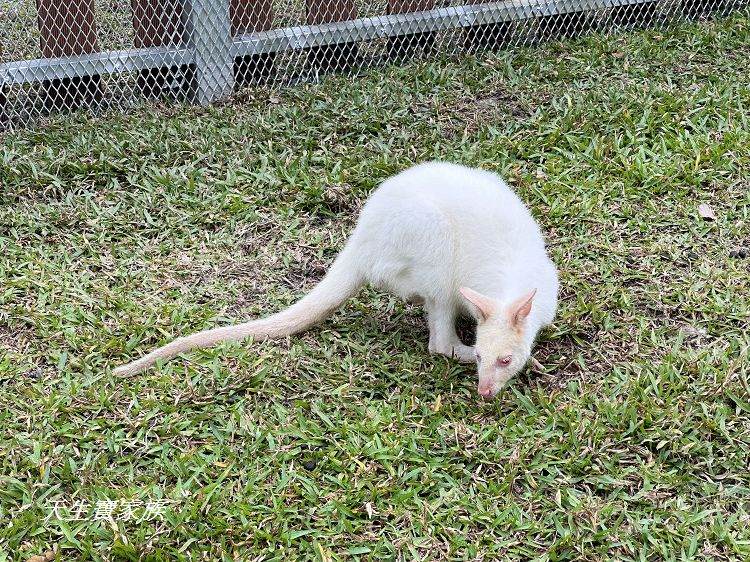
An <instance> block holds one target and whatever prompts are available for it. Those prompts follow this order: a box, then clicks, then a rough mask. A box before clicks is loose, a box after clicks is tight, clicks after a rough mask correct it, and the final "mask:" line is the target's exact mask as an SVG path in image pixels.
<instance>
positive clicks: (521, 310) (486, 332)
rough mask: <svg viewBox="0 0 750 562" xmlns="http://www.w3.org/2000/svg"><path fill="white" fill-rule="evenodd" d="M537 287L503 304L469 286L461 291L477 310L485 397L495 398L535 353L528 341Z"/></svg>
mask: <svg viewBox="0 0 750 562" xmlns="http://www.w3.org/2000/svg"><path fill="white" fill-rule="evenodd" d="M535 293H536V290H534V291H531V292H529V293H528V294H526V295H524V296H522V297H521V298H519V299H517V300H516V301H514V302H512V303H510V304H508V305H505V306H504V305H503V304H502V303H500V302H498V301H496V300H494V299H491V298H489V297H487V296H485V295H482V294H480V293H477V292H476V291H473V290H471V289H468V288H466V287H462V288H461V294H462V295H463V296H464V298H466V300H467V301H468V302H469V303H471V305H472V306H473V307H474V308H475V311H476V313H477V318H478V321H477V339H476V343H475V344H474V349H475V351H476V354H477V371H478V373H479V386H478V387H477V390H478V392H479V394H480V395H481V396H482V397H483V398H492V397H493V396H495V395H496V394H497V393H498V392H499V391H500V390H501V389H502V388H503V387H504V386H505V385H506V384H507V382H508V381H509V380H510V379H511V378H513V376H514V375H515V374H516V373H518V371H520V370H521V369H522V368H523V366H524V365H525V364H526V362H527V361H528V360H529V356H530V355H531V349H530V348H529V347H528V345H527V344H526V343H525V342H526V338H524V332H525V330H526V318H527V317H528V315H529V313H530V312H531V306H532V302H533V299H534V294H535Z"/></svg>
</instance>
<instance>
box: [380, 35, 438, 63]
mask: <svg viewBox="0 0 750 562" xmlns="http://www.w3.org/2000/svg"><path fill="white" fill-rule="evenodd" d="M434 52H435V33H434V32H430V31H428V32H425V33H414V34H410V35H400V36H398V37H391V38H389V39H388V59H389V60H392V61H394V62H399V61H407V60H410V59H413V58H415V57H417V56H419V55H420V54H423V55H426V54H431V53H434Z"/></svg>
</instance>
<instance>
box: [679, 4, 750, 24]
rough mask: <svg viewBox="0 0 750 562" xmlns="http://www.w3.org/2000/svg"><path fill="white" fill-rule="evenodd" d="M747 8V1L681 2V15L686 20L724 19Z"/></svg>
mask: <svg viewBox="0 0 750 562" xmlns="http://www.w3.org/2000/svg"><path fill="white" fill-rule="evenodd" d="M749 6H750V1H748V0H683V2H682V4H681V8H682V14H683V15H684V16H685V17H686V18H687V19H713V18H716V17H726V16H728V15H730V14H731V13H732V12H733V11H737V10H741V9H743V8H747V7H749Z"/></svg>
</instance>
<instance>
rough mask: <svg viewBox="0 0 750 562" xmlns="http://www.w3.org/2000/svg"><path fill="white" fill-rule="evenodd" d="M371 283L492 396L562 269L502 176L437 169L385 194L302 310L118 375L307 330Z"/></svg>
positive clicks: (405, 177)
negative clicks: (465, 328) (463, 334)
mask: <svg viewBox="0 0 750 562" xmlns="http://www.w3.org/2000/svg"><path fill="white" fill-rule="evenodd" d="M366 283H370V284H372V285H374V286H375V287H380V288H383V289H386V290H389V291H392V292H393V293H395V294H397V295H399V296H400V297H401V298H403V299H406V300H412V301H413V300H417V301H420V302H423V303H424V307H425V309H426V311H427V319H428V324H429V328H430V343H429V350H430V352H431V353H441V354H445V355H448V356H451V357H455V358H457V359H459V360H461V361H476V362H477V366H478V370H479V394H481V395H482V396H483V397H485V398H489V397H492V396H494V395H495V394H496V393H497V392H498V391H499V390H500V389H501V388H502V387H503V386H504V385H505V383H506V382H507V381H508V380H509V379H510V378H511V377H512V376H513V375H514V374H516V373H517V372H518V371H519V370H520V369H521V368H522V367H523V366H524V364H525V363H526V361H527V360H528V359H529V356H530V354H531V346H532V344H533V343H534V339H535V337H536V334H537V332H538V331H539V330H540V329H541V328H542V327H543V326H545V325H547V324H549V323H551V322H552V320H553V318H554V316H555V310H556V308H557V292H558V280H557V271H556V269H555V266H554V264H553V263H552V262H551V261H550V259H549V257H548V256H547V253H546V251H545V247H544V240H543V238H542V234H541V231H540V229H539V226H538V225H537V223H536V222H535V221H534V219H533V218H532V216H531V214H530V213H529V211H528V209H527V208H526V207H525V206H524V204H523V203H522V202H521V200H520V199H519V198H518V196H517V195H516V194H515V193H514V192H513V191H512V190H511V189H510V188H509V187H508V186H507V185H506V184H505V182H503V181H502V180H501V179H500V178H499V177H498V176H496V175H495V174H492V173H489V172H485V171H481V170H476V169H471V168H466V167H463V166H458V165H454V164H446V163H441V162H430V163H426V164H421V165H418V166H414V167H413V168H410V169H408V170H405V171H404V172H401V173H400V174H398V175H396V176H393V177H392V178H390V179H388V180H386V181H385V182H383V184H382V185H381V186H380V187H379V188H378V189H377V190H375V192H374V193H373V194H372V196H371V197H370V199H369V200H368V201H367V203H366V204H365V206H364V208H363V209H362V213H361V215H360V217H359V220H358V222H357V226H356V228H355V229H354V231H353V232H352V235H351V237H350V238H349V241H348V242H347V243H346V245H345V246H344V249H343V250H342V252H341V253H340V254H339V256H338V257H337V258H336V260H335V261H334V262H333V265H332V266H331V269H330V270H329V271H328V273H327V274H326V276H325V277H324V278H323V279H322V280H321V281H320V283H319V284H318V285H317V286H316V287H315V288H313V289H312V291H310V293H309V294H308V295H307V296H305V297H304V298H303V299H302V300H300V301H298V302H297V303H296V304H294V305H292V306H290V307H289V308H287V309H286V310H283V311H281V312H279V313H277V314H274V315H272V316H270V317H268V318H262V319H259V320H253V321H250V322H245V323H244V324H238V325H235V326H227V327H225V328H216V329H213V330H207V331H205V332H200V333H197V334H193V335H191V336H186V337H182V338H178V339H176V340H175V341H173V342H171V343H169V344H167V345H165V346H164V347H160V348H159V349H157V350H155V351H152V352H151V353H149V354H148V355H146V356H145V357H143V358H141V359H138V360H137V361H134V362H133V363H130V364H128V365H125V366H122V367H119V368H117V369H116V370H115V372H116V373H121V374H133V373H137V372H139V371H141V370H142V369H145V368H146V367H148V366H150V365H152V364H153V363H154V362H156V360H157V359H168V358H170V357H174V356H175V355H177V354H179V353H182V352H184V351H188V350H190V349H195V348H199V347H207V346H210V345H213V344H216V343H218V342H222V341H227V340H239V339H242V338H248V337H252V338H253V339H255V340H258V339H264V338H274V337H279V336H286V335H289V334H294V333H296V332H300V331H302V330H304V329H306V328H308V327H310V326H312V325H313V324H315V323H317V322H320V321H321V320H323V319H325V318H326V317H328V316H329V315H330V314H331V313H333V311H334V310H336V309H337V308H338V307H339V306H340V305H341V304H342V303H343V302H344V301H346V300H347V299H348V298H350V297H351V296H352V295H354V294H355V293H356V292H357V290H358V289H359V288H360V287H362V286H363V285H364V284H366ZM461 312H468V313H470V314H471V315H473V316H474V317H475V318H476V319H477V336H476V344H475V346H474V347H469V346H467V345H464V344H462V343H461V341H460V340H459V339H458V336H457V335H456V331H455V324H454V321H455V318H456V316H457V315H458V314H460V313H461Z"/></svg>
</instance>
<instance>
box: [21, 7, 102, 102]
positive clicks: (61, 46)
mask: <svg viewBox="0 0 750 562" xmlns="http://www.w3.org/2000/svg"><path fill="white" fill-rule="evenodd" d="M36 8H37V24H38V26H39V43H40V47H41V50H42V56H43V57H44V58H59V57H69V56H74V55H84V54H91V53H95V52H98V50H99V46H98V42H97V39H96V22H95V21H94V0H36ZM42 90H43V92H44V94H43V95H44V104H45V106H46V107H47V109H57V110H62V109H74V108H76V107H79V106H80V105H81V104H83V103H87V102H90V101H94V102H100V101H101V97H102V88H101V78H100V77H99V75H93V76H80V77H73V78H55V79H52V80H44V81H43V82H42Z"/></svg>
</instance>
